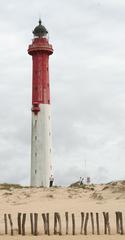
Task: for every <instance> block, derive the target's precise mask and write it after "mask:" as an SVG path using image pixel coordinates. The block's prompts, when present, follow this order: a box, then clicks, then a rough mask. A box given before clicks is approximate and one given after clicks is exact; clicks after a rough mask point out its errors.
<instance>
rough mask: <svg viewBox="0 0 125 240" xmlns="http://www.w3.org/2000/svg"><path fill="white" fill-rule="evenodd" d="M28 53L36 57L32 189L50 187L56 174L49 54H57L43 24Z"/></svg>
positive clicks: (34, 67) (39, 27)
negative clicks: (53, 167) (52, 177)
mask: <svg viewBox="0 0 125 240" xmlns="http://www.w3.org/2000/svg"><path fill="white" fill-rule="evenodd" d="M33 34H34V38H33V40H32V44H31V45H29V48H28V54H30V55H31V56H32V62H33V73H32V74H33V75H32V137H31V138H32V139H31V186H44V187H48V186H49V178H50V175H51V174H52V130H51V105H50V84H49V55H51V54H52V53H53V48H52V45H50V44H49V42H48V37H47V35H48V31H47V30H46V28H45V27H44V26H43V25H42V24H41V20H39V25H38V26H37V27H35V29H34V31H33Z"/></svg>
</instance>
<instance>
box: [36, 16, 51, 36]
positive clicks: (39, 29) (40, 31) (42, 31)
mask: <svg viewBox="0 0 125 240" xmlns="http://www.w3.org/2000/svg"><path fill="white" fill-rule="evenodd" d="M47 33H48V31H47V30H46V28H45V27H44V26H43V25H42V24H41V19H40V20H39V25H38V26H36V27H35V28H34V30H33V34H34V36H36V37H44V36H46V35H47Z"/></svg>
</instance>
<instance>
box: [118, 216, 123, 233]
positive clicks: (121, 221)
mask: <svg viewBox="0 0 125 240" xmlns="http://www.w3.org/2000/svg"><path fill="white" fill-rule="evenodd" d="M119 220H120V221H119V222H120V228H121V231H120V233H121V235H123V234H124V230H123V217H122V212H119Z"/></svg>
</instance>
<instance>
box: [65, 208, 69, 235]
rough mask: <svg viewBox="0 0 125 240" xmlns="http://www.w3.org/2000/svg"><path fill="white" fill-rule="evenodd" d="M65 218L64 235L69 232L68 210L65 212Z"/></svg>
mask: <svg viewBox="0 0 125 240" xmlns="http://www.w3.org/2000/svg"><path fill="white" fill-rule="evenodd" d="M65 218H66V235H67V234H68V232H69V216H68V212H65Z"/></svg>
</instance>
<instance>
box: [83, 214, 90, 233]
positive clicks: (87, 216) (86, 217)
mask: <svg viewBox="0 0 125 240" xmlns="http://www.w3.org/2000/svg"><path fill="white" fill-rule="evenodd" d="M88 220H89V213H88V212H87V213H86V216H85V224H84V234H85V235H87V224H88Z"/></svg>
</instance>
